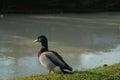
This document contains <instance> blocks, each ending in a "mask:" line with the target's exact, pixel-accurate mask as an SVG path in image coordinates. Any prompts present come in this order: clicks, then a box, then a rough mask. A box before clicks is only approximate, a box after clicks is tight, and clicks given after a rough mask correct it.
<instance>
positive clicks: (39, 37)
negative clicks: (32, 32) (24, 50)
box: [33, 35, 47, 43]
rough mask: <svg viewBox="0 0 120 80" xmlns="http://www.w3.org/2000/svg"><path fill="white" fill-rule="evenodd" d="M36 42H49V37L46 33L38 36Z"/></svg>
mask: <svg viewBox="0 0 120 80" xmlns="http://www.w3.org/2000/svg"><path fill="white" fill-rule="evenodd" d="M33 42H34V43H36V42H41V43H46V42H47V38H46V36H44V35H41V36H38V37H37V39H36V40H34V41H33Z"/></svg>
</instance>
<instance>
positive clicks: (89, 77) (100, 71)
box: [10, 63, 120, 80]
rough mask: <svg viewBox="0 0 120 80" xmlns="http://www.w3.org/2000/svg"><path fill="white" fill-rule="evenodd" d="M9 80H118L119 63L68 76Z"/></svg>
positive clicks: (44, 76)
mask: <svg viewBox="0 0 120 80" xmlns="http://www.w3.org/2000/svg"><path fill="white" fill-rule="evenodd" d="M10 80H120V63H118V64H114V65H111V66H106V67H103V66H102V67H97V68H94V69H91V70H85V71H74V72H73V73H70V74H57V73H54V74H46V75H42V74H41V75H40V74H35V75H31V76H27V77H21V78H13V79H10Z"/></svg>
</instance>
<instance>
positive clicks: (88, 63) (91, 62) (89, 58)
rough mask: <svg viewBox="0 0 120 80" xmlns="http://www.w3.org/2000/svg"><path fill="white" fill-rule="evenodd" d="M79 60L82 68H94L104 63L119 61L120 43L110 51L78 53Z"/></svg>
mask: <svg viewBox="0 0 120 80" xmlns="http://www.w3.org/2000/svg"><path fill="white" fill-rule="evenodd" d="M80 62H81V65H82V67H83V68H87V69H89V68H94V67H98V66H103V65H104V64H108V65H112V64H114V63H119V62H120V45H119V46H117V48H115V49H112V50H111V51H110V52H96V53H94V54H93V53H84V54H82V55H80Z"/></svg>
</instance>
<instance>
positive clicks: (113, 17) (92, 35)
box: [0, 13, 120, 80]
mask: <svg viewBox="0 0 120 80" xmlns="http://www.w3.org/2000/svg"><path fill="white" fill-rule="evenodd" d="M42 34H44V35H46V36H47V37H48V40H49V49H51V50H55V51H57V52H58V53H59V54H60V55H62V56H63V58H64V59H65V61H66V62H67V63H68V64H69V65H71V66H72V67H73V70H83V69H91V68H94V67H98V66H103V65H104V64H108V65H112V64H114V63H118V62H120V13H93V14H60V15H52V14H51V15H38V14H34V15H22V14H21V15H20V14H5V15H2V16H1V17H0V79H3V80H5V79H8V78H12V77H21V76H27V75H32V74H47V70H46V69H45V68H44V67H42V66H41V64H39V61H38V58H37V52H38V51H39V49H40V47H41V46H40V44H39V43H38V44H33V43H32V41H33V40H34V39H35V38H36V37H37V36H39V35H42Z"/></svg>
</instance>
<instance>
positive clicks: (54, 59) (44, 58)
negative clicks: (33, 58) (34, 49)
mask: <svg viewBox="0 0 120 80" xmlns="http://www.w3.org/2000/svg"><path fill="white" fill-rule="evenodd" d="M33 42H34V43H36V42H40V43H41V45H42V47H41V49H40V51H39V52H38V59H39V61H40V63H41V64H42V65H43V66H44V67H45V68H47V69H48V73H49V74H50V73H51V72H56V73H67V72H71V71H72V67H70V66H69V65H68V64H67V63H66V62H65V61H64V60H63V58H62V57H61V56H60V55H59V54H58V53H57V52H55V51H51V50H49V49H48V40H47V38H46V36H44V35H41V36H38V38H37V39H36V40H34V41H33Z"/></svg>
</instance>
